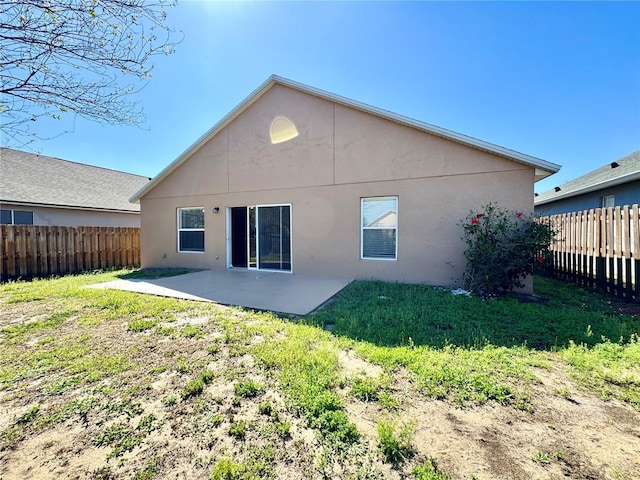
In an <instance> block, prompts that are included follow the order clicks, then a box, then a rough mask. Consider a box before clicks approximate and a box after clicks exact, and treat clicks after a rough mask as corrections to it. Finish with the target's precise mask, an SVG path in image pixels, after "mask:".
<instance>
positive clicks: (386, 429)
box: [378, 420, 414, 463]
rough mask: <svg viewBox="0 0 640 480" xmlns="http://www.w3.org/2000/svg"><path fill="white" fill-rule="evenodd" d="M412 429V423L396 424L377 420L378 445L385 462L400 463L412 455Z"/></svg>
mask: <svg viewBox="0 0 640 480" xmlns="http://www.w3.org/2000/svg"><path fill="white" fill-rule="evenodd" d="M413 429H414V424H413V423H405V424H403V425H400V426H398V425H396V423H395V422H388V421H386V420H381V421H379V422H378V447H379V448H380V451H381V452H382V454H383V455H384V458H385V460H386V461H387V462H390V463H401V462H403V461H405V460H406V459H407V458H409V457H411V456H413V454H414V447H413V445H412V441H413ZM396 430H397V432H396Z"/></svg>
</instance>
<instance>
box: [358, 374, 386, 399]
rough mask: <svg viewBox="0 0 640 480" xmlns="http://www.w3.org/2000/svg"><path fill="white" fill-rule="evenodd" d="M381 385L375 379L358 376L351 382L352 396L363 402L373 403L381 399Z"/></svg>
mask: <svg viewBox="0 0 640 480" xmlns="http://www.w3.org/2000/svg"><path fill="white" fill-rule="evenodd" d="M379 391H380V385H379V383H378V381H376V380H375V379H374V378H371V377H368V376H366V375H364V376H357V377H355V378H354V379H353V380H351V394H352V395H353V396H354V397H356V398H357V399H359V400H362V401H363V402H372V401H375V400H378V398H379Z"/></svg>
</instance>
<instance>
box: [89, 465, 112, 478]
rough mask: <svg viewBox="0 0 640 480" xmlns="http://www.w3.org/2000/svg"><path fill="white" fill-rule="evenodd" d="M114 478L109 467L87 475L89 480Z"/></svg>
mask: <svg viewBox="0 0 640 480" xmlns="http://www.w3.org/2000/svg"><path fill="white" fill-rule="evenodd" d="M115 478H116V476H115V474H114V473H113V472H112V471H111V467H102V468H98V469H96V470H94V471H93V472H91V473H90V474H89V480H115Z"/></svg>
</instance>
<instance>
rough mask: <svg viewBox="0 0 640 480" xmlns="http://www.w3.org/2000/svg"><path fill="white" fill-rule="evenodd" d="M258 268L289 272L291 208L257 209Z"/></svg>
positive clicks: (286, 206)
mask: <svg viewBox="0 0 640 480" xmlns="http://www.w3.org/2000/svg"><path fill="white" fill-rule="evenodd" d="M257 217H258V222H257V223H258V268H260V269H261V270H263V269H264V270H285V271H291V207H290V206H288V205H280V206H267V207H258V216H257Z"/></svg>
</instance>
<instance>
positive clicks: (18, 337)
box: [0, 310, 76, 344]
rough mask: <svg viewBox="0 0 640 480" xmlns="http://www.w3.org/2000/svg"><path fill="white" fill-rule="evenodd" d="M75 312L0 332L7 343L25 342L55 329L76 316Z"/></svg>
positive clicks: (19, 325)
mask: <svg viewBox="0 0 640 480" xmlns="http://www.w3.org/2000/svg"><path fill="white" fill-rule="evenodd" d="M75 313H76V312H75V311H74V310H69V311H61V312H55V313H52V314H50V315H48V316H47V317H46V318H44V319H43V320H32V321H30V322H25V323H18V324H14V325H8V326H6V327H3V328H2V329H1V330H0V333H3V334H4V335H5V337H6V339H7V341H8V342H9V343H11V344H13V343H17V342H20V341H23V340H24V339H25V338H26V337H27V336H28V335H30V334H32V333H34V332H37V331H40V330H48V329H54V328H56V327H58V326H60V324H61V323H62V322H64V321H65V320H66V319H68V318H69V317H71V316H72V315H74V314H75Z"/></svg>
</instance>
